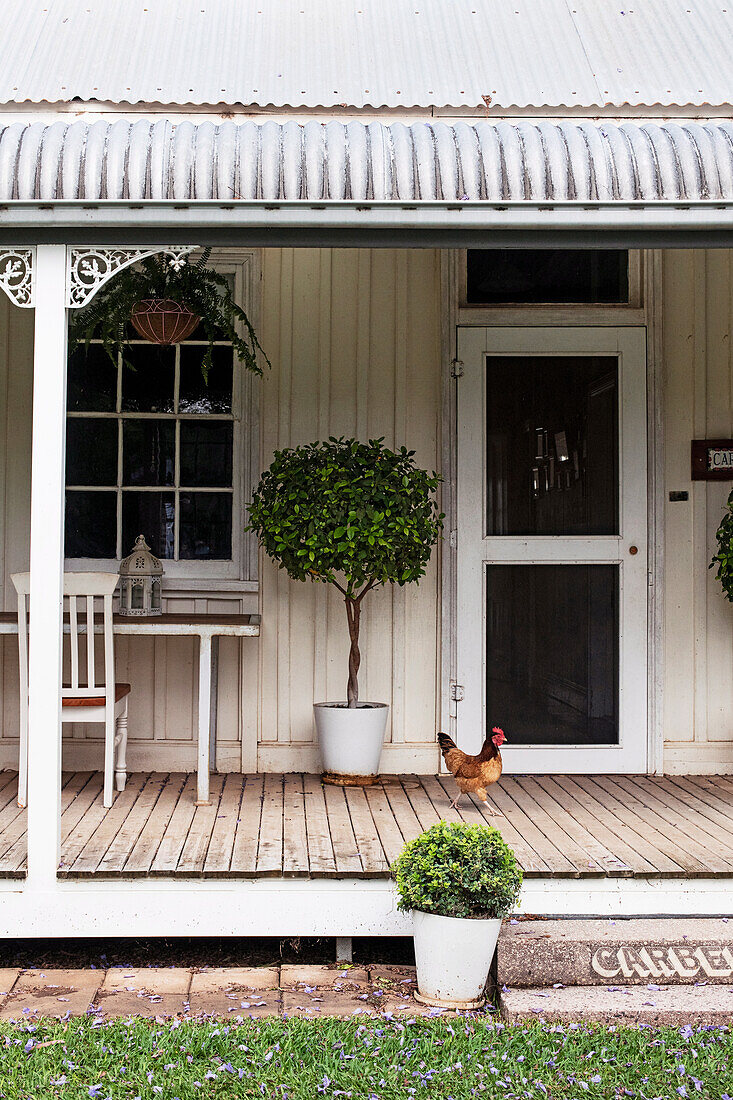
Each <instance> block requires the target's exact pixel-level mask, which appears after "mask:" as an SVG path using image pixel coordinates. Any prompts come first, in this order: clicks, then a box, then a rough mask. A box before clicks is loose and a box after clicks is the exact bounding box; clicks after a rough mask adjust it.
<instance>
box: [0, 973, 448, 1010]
mask: <svg viewBox="0 0 733 1100" xmlns="http://www.w3.org/2000/svg"><path fill="white" fill-rule="evenodd" d="M414 989H415V970H414V967H409V966H392V965H380V966H369V967H361V966H338V965H334V966H311V965H303V966H290V965H287V966H286V965H283V966H280V967H277V966H271V967H240V968H237V967H206V968H203V969H196V968H178V967H145V968H136V967H110V969H109V970H55V969H44V970H19V969H18V970H14V969H0V1019H2V1020H25V1019H28V1017H35V1016H58V1017H65V1016H85V1015H86V1016H97V1017H102V1018H108V1017H113V1016H149V1017H153V1018H155V1017H159V1018H163V1017H166V1016H186V1017H193V1016H223V1017H227V1018H230V1019H232V1018H233V1019H236V1018H237V1017H242V1018H247V1017H260V1016H305V1017H311V1018H316V1017H318V1016H340V1017H349V1016H357V1015H367V1016H376V1015H380V1014H383V1013H387V1012H389V1013H393V1014H395V1015H398V1014H399V1015H415V1014H418V1013H419V1014H421V1015H430V1014H431V1013H432V1014H433V1015H435V1014H436V1013H439V1012H441V1010H439V1009H430V1008H426V1007H425V1006H424V1005H420V1004H418V1002H417V1001H416V1000H415V999H414V997H413V996H412V993H413V990H414Z"/></svg>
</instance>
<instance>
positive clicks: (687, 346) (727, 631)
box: [661, 249, 733, 773]
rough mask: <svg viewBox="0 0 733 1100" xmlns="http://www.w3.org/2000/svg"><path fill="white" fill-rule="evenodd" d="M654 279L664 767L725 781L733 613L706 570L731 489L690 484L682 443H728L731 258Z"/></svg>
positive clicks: (690, 260)
mask: <svg viewBox="0 0 733 1100" xmlns="http://www.w3.org/2000/svg"><path fill="white" fill-rule="evenodd" d="M662 270H663V286H662V364H661V371H662V382H663V392H664V398H663V400H664V467H665V476H664V501H665V517H664V663H665V676H664V685H663V705H664V739H665V747H664V768H665V771H667V772H677V773H695V772H708V773H715V772H726V773H731V772H733V605H731V604H730V603H728V601H727V600H725V599H724V597H723V594H722V591H721V589H720V586H719V584H718V582H717V581H716V580H715V577H714V573H713V571H711V570H709V569H708V564H709V562H710V560H711V558H712V555H713V552H714V546H715V531H716V529H717V527H718V524H719V522H720V519H721V517H722V515H723V510H724V506H725V501H726V499H727V497H728V493H729V492H730V490H731V488H733V481H727V480H714V481H707V480H705V481H694V482H693V481H692V480H691V470H690V441H691V440H695V439H697V440H716V439H720V440H730V439H731V438H733V406H732V401H733V398H732V394H733V346H732V345H733V252H731V250H728V249H716V250H710V251H703V250H695V251H692V250H668V251H666V252H664V253H663V262H662ZM685 490H686V491H689V499H687V500H685V499H679V497H677V494H678V493H679V492H680V491H685ZM670 493H672V494H674V496H673V499H672V500H670ZM675 497H676V499H675Z"/></svg>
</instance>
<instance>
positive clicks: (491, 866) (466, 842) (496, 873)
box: [392, 821, 522, 1008]
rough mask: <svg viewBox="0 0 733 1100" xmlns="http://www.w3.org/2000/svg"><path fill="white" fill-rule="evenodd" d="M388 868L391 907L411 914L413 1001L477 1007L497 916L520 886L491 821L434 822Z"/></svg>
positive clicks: (491, 953)
mask: <svg viewBox="0 0 733 1100" xmlns="http://www.w3.org/2000/svg"><path fill="white" fill-rule="evenodd" d="M392 872H393V874H394V876H395V878H396V880H397V894H398V898H399V900H398V907H399V908H400V909H402V910H408V911H410V912H411V913H412V928H413V935H414V939H415V963H416V965H417V987H418V992H417V994H416V996H417V999H418V1000H419V1001H422V1002H423V1003H424V1004H431V1005H440V1006H442V1007H447V1008H478V1007H480V1006H481V1005H482V1004H483V1003H484V998H485V990H486V983H487V980H488V976H489V967H490V966H491V960H492V959H493V957H494V951H495V950H496V941H497V939H498V938H499V931H500V929H501V918H502V917H504V916H506V914H507V913H510V912H511V911H512V910H513V909H514V908H515V906H516V905H517V903H518V898H519V891H520V889H521V886H522V871H521V868H520V866H519V864H518V863H517V860H516V857H515V855H514V852H513V851H512V850H511V848H510V847H509V846H508V845H507V844H506V843H505V842H504V840H503V839H502V836H501V833H500V832H499V830H498V829H493V828H491V826H488V825H466V824H464V823H463V822H457V823H449V822H447V821H439V822H438V823H437V824H436V825H432V826H431V827H430V828H429V829H428V830H427V831H426V832H424V833H422V834H421V835H420V836H418V837H416V838H415V839H414V840H411V841H409V843H408V844H406V845H405V847H404V849H403V851H402V853H401V854H400V856H399V857H398V858H397V860H396V861H395V863H394V864H393V865H392Z"/></svg>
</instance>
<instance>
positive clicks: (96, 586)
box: [11, 573, 130, 806]
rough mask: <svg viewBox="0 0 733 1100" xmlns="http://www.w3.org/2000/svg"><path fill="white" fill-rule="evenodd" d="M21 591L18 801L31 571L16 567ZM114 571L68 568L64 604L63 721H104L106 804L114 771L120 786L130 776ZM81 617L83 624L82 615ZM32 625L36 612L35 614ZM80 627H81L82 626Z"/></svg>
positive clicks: (24, 771) (24, 783)
mask: <svg viewBox="0 0 733 1100" xmlns="http://www.w3.org/2000/svg"><path fill="white" fill-rule="evenodd" d="M11 579H12V581H13V584H14V585H15V590H16V592H17V593H18V651H19V658H20V763H19V766H18V805H19V806H25V805H26V802H27V797H28V624H29V615H28V603H29V600H28V596H29V593H30V579H31V575H30V573H13V575H12V577H11ZM118 579H119V578H118V576H117V574H116V573H64V610H65V611H66V610H67V609H68V615H69V633H70V642H71V646H70V649H71V652H70V658H71V684H69V685H66V684H65V685H64V687H63V688H62V692H61V698H62V703H61V721H62V722H103V723H104V805H105V806H111V805H112V781H113V772H114V778H115V780H116V786H117V790H118V791H123V790H124V789H125V782H126V779H127V761H126V754H127V697H128V695H129V694H130V685H129V684H116V683H115V652H114V635H113V633H112V595H113V593H114V590H115V588H116V586H117V581H118ZM100 599H101V603H102V614H103V623H104V662H103V665H104V671H103V676H102V681H101V683H100V682H98V677H97V669H96V667H95V653H94V610H95V603H98V601H99V600H100ZM81 619H83V624H82V623H81V622H80V620H81ZM30 621H31V626H32V616H31V620H30ZM80 627H82V629H80ZM82 634H85V635H86V645H85V650H86V662H85V663H86V684H81V683H80V682H79V668H80V666H82V667H83V664H84V662H83V661H82V660H81V637H82Z"/></svg>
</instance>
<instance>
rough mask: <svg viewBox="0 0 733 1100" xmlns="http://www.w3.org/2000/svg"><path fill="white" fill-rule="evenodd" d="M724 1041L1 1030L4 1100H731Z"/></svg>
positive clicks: (578, 1028)
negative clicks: (688, 1099)
mask: <svg viewBox="0 0 733 1100" xmlns="http://www.w3.org/2000/svg"><path fill="white" fill-rule="evenodd" d="M729 1064H730V1066H731V1067H733V1038H732V1036H731V1032H730V1031H729V1030H728V1029H727V1028H697V1029H696V1028H694V1027H692V1026H689V1025H688V1026H686V1027H684V1028H680V1029H674V1028H662V1029H659V1030H652V1029H649V1028H640V1029H633V1028H618V1029H614V1028H602V1027H591V1026H586V1025H575V1024H573V1025H570V1026H559V1025H556V1026H549V1025H541V1024H539V1023H532V1024H530V1025H527V1026H523V1027H520V1026H508V1025H507V1026H504V1025H503V1024H502V1023H501V1022H499V1021H498V1020H497V1019H496V1018H492V1017H490V1016H476V1017H459V1018H457V1019H451V1020H448V1019H437V1018H436V1019H414V1020H413V1019H407V1020H391V1019H386V1018H385V1019H380V1020H370V1021H364V1022H359V1021H357V1020H348V1021H340V1020H334V1019H323V1020H317V1021H310V1020H298V1019H291V1020H279V1019H277V1018H273V1019H267V1020H262V1021H252V1020H248V1021H244V1022H241V1023H235V1022H233V1021H220V1022H217V1021H214V1020H206V1021H192V1020H184V1021H173V1022H167V1023H165V1024H161V1023H155V1022H150V1021H144V1020H140V1019H133V1020H130V1021H124V1020H115V1021H113V1022H110V1023H101V1022H100V1021H99V1020H95V1019H94V1018H93V1017H89V1018H86V1019H80V1020H78V1019H72V1020H69V1021H68V1022H61V1023H58V1022H53V1021H41V1022H39V1023H32V1022H30V1021H29V1022H27V1023H24V1024H22V1025H20V1024H18V1025H12V1024H0V1097H3V1098H8V1100H11V1098H12V1100H16V1098H23V1100H27V1098H29V1097H32V1098H33V1100H46V1098H55V1097H59V1098H62V1100H94V1098H96V1100H106V1098H107V1097H110V1098H112V1100H118V1098H119V1100H134V1098H139V1100H158V1098H161V1100H174V1098H176V1097H178V1098H179V1100H189V1098H192V1097H197V1098H200V1097H204V1096H205V1097H267V1098H277V1100H301V1098H303V1100H305V1098H308V1100H319V1097H323V1098H324V1100H331V1098H332V1097H339V1096H340V1097H345V1098H347V1100H348V1098H352V1100H377V1098H378V1100H398V1098H399V1100H411V1098H412V1097H416V1098H420V1097H425V1098H426V1100H427V1098H431V1100H432V1098H436V1100H438V1098H439V1100H449V1098H452V1100H464V1098H467V1097H474V1096H477V1097H486V1098H489V1097H504V1098H509V1100H511V1098H513V1097H538V1098H539V1097H541V1098H543V1100H548V1098H555V1097H573V1098H576V1097H588V1098H592V1097H614V1098H615V1097H639V1098H646V1100H649V1098H652V1097H664V1100H667V1098H668V1097H671V1098H673V1100H674V1098H676V1097H678V1096H688V1097H701V1098H702V1097H704V1098H711V1100H712V1098H715V1100H722V1098H723V1097H726V1096H727V1093H728V1092H729V1091H730V1092H733V1068H728V1067H729Z"/></svg>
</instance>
